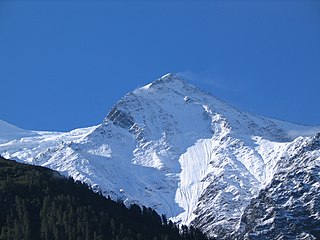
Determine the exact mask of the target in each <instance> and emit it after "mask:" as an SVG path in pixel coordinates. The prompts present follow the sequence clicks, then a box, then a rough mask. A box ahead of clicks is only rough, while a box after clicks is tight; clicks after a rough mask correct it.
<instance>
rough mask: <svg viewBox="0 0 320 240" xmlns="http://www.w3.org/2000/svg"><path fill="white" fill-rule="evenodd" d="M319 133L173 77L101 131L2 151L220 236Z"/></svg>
mask: <svg viewBox="0 0 320 240" xmlns="http://www.w3.org/2000/svg"><path fill="white" fill-rule="evenodd" d="M319 130H320V128H317V127H308V126H301V125H295V124H292V123H286V122H283V121H279V120H274V119H270V118H265V117H260V116H257V115H254V114H251V113H248V112H246V111H242V110H239V109H237V108H234V107H232V106H230V105H228V104H227V103H225V102H224V101H222V100H220V99H218V98H216V97H215V96H213V95H211V94H209V93H206V92H204V91H202V90H199V89H198V88H197V87H194V86H193V85H190V84H188V83H186V82H185V81H183V80H181V79H180V77H178V76H177V75H174V74H167V75H165V76H163V77H162V78H159V79H158V80H156V81H154V82H152V83H151V84H148V85H146V86H144V87H142V88H139V89H136V90H134V91H132V92H130V93H128V94H126V95H125V96H124V97H123V98H121V99H120V100H119V101H118V102H117V103H116V104H115V105H114V106H113V108H112V109H111V110H110V112H109V113H108V114H107V116H106V118H105V119H104V120H103V122H102V123H101V124H100V125H97V126H94V127H91V128H87V129H78V130H74V131H73V132H70V133H55V134H51V135H50V134H49V133H47V135H46V136H45V135H42V136H38V137H34V138H32V137H30V138H25V139H23V140H22V139H21V140H14V141H15V142H14V143H10V142H9V143H6V144H0V153H2V154H4V155H5V156H6V157H8V158H14V159H17V160H19V161H24V162H29V163H32V164H36V165H43V166H47V167H50V168H53V169H55V170H58V171H60V172H62V173H64V174H65V175H71V176H72V177H74V178H75V179H76V180H81V181H84V182H87V183H88V184H90V185H92V186H93V188H95V189H97V190H101V191H102V192H103V193H104V194H105V195H109V196H111V197H112V198H114V199H117V198H120V199H122V200H123V201H125V203H126V204H131V203H138V204H142V205H146V206H150V207H152V208H154V209H156V210H157V211H158V212H159V213H162V214H166V215H167V216H168V217H170V218H171V219H172V220H174V221H176V222H179V223H182V224H194V225H195V226H199V227H201V229H202V230H203V231H204V232H206V233H207V234H208V235H210V236H215V237H222V236H224V235H225V236H227V235H229V234H233V233H234V232H236V231H237V230H238V229H239V227H240V225H239V224H240V222H241V217H242V215H243V213H244V211H245V209H246V207H247V206H249V205H250V202H251V201H252V199H253V198H254V197H257V196H258V195H259V192H260V191H261V190H262V189H264V188H265V187H266V186H268V184H270V183H271V182H272V179H273V177H274V176H275V174H276V171H278V170H277V167H278V163H279V162H280V161H281V160H282V159H286V160H287V161H289V159H290V157H289V155H290V154H291V155H292V154H294V151H295V150H296V149H291V148H290V146H292V144H291V143H292V142H294V141H295V139H296V138H297V137H298V138H299V134H301V133H304V134H305V136H304V137H302V139H309V137H308V136H309V135H310V134H315V133H316V132H317V131H319ZM306 135H308V136H306ZM300 138H301V137H300ZM28 141H29V143H28ZM302 142H303V141H302ZM296 148H298V147H296ZM4 151H5V153H4ZM317 154H318V153H317Z"/></svg>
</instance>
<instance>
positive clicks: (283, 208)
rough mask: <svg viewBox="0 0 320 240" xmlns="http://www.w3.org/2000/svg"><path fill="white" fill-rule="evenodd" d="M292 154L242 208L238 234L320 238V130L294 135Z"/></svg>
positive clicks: (243, 236) (287, 237) (262, 236)
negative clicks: (305, 137) (295, 137)
mask: <svg viewBox="0 0 320 240" xmlns="http://www.w3.org/2000/svg"><path fill="white" fill-rule="evenodd" d="M290 148H291V149H292V151H291V152H292V153H293V154H292V155H291V156H289V159H281V160H280V161H279V162H278V164H277V172H276V174H275V175H274V177H273V179H272V181H271V183H270V184H268V186H267V187H266V188H265V189H262V190H261V191H260V193H259V195H258V196H257V198H255V199H253V200H252V201H251V203H250V204H249V205H248V207H247V208H246V209H245V211H244V214H243V216H242V218H241V223H240V226H241V227H240V229H239V233H240V236H241V237H239V238H241V239H242V238H245V239H320V195H319V193H320V158H319V156H320V133H318V134H317V135H316V136H315V137H312V138H307V139H303V138H298V139H296V140H295V141H294V142H293V143H292V144H291V146H290Z"/></svg>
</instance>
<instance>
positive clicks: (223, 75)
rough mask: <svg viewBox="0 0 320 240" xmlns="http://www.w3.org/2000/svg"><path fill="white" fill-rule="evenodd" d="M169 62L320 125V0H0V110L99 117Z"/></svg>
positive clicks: (260, 108) (28, 117)
mask: <svg viewBox="0 0 320 240" xmlns="http://www.w3.org/2000/svg"><path fill="white" fill-rule="evenodd" d="M168 72H176V73H177V72H178V73H181V72H183V73H187V75H188V76H189V81H190V82H191V83H192V84H194V85H196V86H198V87H200V88H203V89H204V90H206V91H208V92H211V93H213V94H214V95H216V96H218V97H220V98H222V99H223V100H225V101H227V102H229V103H231V104H233V105H235V106H237V107H240V108H242V109H245V110H248V111H251V112H255V113H257V114H260V115H264V116H268V117H273V118H278V119H282V120H286V121H291V122H296V123H302V124H320V111H319V103H320V100H319V94H320V1H308V0H300V1H276V0H274V1H272V0H269V1H259V0H257V1H253V0H252V1H228V0H225V1H215V0H212V1H63V0H60V1H49V0H42V1H28V0H24V1H15V0H8V1H6V0H1V1H0V81H1V85H0V86H1V93H2V94H1V95H2V96H1V103H0V119H2V120H5V121H7V122H9V123H12V124H15V125H17V126H19V127H22V128H25V129H34V130H59V131H66V130H71V129H74V128H77V127H85V126H91V125H94V124H98V123H100V122H101V121H102V120H103V118H104V116H105V115H106V114H107V112H108V111H109V110H110V108H111V107H112V105H113V104H115V103H116V101H117V100H119V99H120V98H121V97H122V96H123V95H124V94H126V93H127V92H129V91H131V90H133V89H135V88H137V87H141V86H143V85H145V84H147V83H149V82H151V81H153V80H155V79H156V78H158V77H160V76H161V75H163V74H165V73H168Z"/></svg>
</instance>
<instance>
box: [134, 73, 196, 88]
mask: <svg viewBox="0 0 320 240" xmlns="http://www.w3.org/2000/svg"><path fill="white" fill-rule="evenodd" d="M168 84H169V85H172V84H176V85H182V86H185V85H190V84H188V83H187V82H185V80H184V79H183V78H182V77H181V76H180V75H178V74H175V73H167V74H165V75H163V76H162V77H160V78H158V79H157V80H155V81H153V82H151V83H149V84H147V85H145V86H144V87H142V88H140V89H142V90H146V89H149V88H150V87H154V86H162V85H168Z"/></svg>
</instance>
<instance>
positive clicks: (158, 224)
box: [0, 158, 206, 240]
mask: <svg viewBox="0 0 320 240" xmlns="http://www.w3.org/2000/svg"><path fill="white" fill-rule="evenodd" d="M0 239H1V240H10V239H13V240H15V239H16V240H27V239H32V240H33V239H48V240H51V239H52V240H54V239H57V240H58V239H59V240H64V239H66V240H73V239H77V240H81V239H86V240H100V239H110V240H180V239H181V240H193V239H195V240H202V239H204V240H205V239H206V238H205V237H204V235H203V234H201V232H199V231H198V230H196V229H194V228H187V227H183V228H182V231H180V230H179V229H178V227H177V226H176V225H174V224H173V223H172V222H167V219H166V217H165V216H162V217H160V216H159V215H158V214H157V213H156V212H155V211H154V210H153V209H151V208H146V207H143V208H142V209H141V208H140V207H139V206H138V205H132V206H131V207H130V208H129V209H128V208H126V207H125V206H124V205H123V203H119V202H114V201H112V200H111V199H110V198H105V197H103V196H102V195H101V194H99V193H94V192H93V191H92V189H91V188H90V187H89V186H87V185H86V184H84V183H81V182H79V181H76V182H74V180H73V179H72V178H69V179H66V178H64V177H62V176H61V175H59V173H57V172H55V171H52V170H49V169H46V168H43V167H36V166H31V165H25V164H21V163H17V162H14V161H8V160H5V159H3V158H0Z"/></svg>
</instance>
